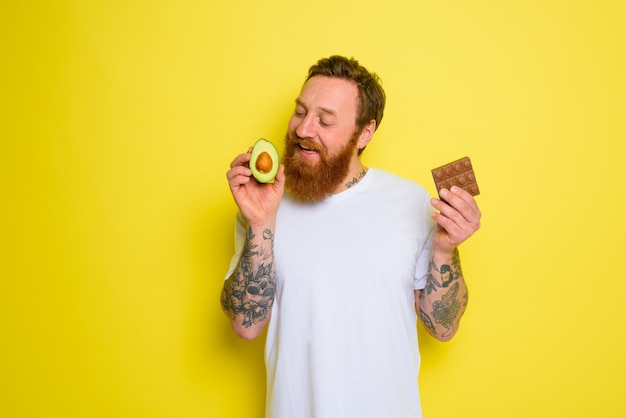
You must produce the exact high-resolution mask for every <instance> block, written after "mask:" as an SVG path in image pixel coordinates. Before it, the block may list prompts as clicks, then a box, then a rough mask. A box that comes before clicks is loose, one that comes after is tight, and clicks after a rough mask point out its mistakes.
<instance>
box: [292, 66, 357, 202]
mask: <svg viewBox="0 0 626 418" xmlns="http://www.w3.org/2000/svg"><path fill="white" fill-rule="evenodd" d="M358 100H359V98H358V89H357V87H356V85H354V83H352V82H350V81H347V80H342V79H338V78H329V77H323V76H316V77H313V78H311V79H310V80H309V81H307V82H306V84H305V85H304V86H303V88H302V91H301V92H300V96H298V98H297V99H296V108H295V111H294V113H293V115H292V116H291V118H290V119H289V125H288V132H287V135H286V139H285V153H284V164H285V174H286V176H287V179H286V188H287V190H288V191H289V192H290V194H291V195H292V196H293V197H295V198H296V199H298V200H302V201H306V202H316V201H320V200H322V199H324V198H325V197H326V196H328V195H329V194H332V193H334V192H335V191H336V190H337V189H338V187H339V186H340V184H341V183H342V181H343V180H345V178H346V176H347V174H348V172H349V169H350V166H351V163H352V162H353V161H354V160H355V159H356V160H358V157H357V149H358V144H359V134H358V132H357V130H356V116H357V107H358Z"/></svg>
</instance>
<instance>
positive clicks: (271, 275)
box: [221, 228, 276, 328]
mask: <svg viewBox="0 0 626 418" xmlns="http://www.w3.org/2000/svg"><path fill="white" fill-rule="evenodd" d="M262 238H263V241H267V244H269V245H265V243H263V244H264V245H259V244H254V243H253V242H254V239H255V235H254V233H253V232H252V229H251V228H248V235H247V237H246V242H245V244H244V248H243V252H242V255H241V259H240V261H239V266H238V267H237V268H236V269H235V271H234V273H233V274H232V275H231V276H230V278H228V280H226V281H225V282H224V290H223V291H222V297H221V303H222V309H223V310H224V312H226V313H227V314H229V315H230V317H231V318H232V319H233V320H236V319H237V318H238V317H241V324H242V326H243V327H245V328H248V327H251V326H252V325H254V324H257V323H260V322H263V321H264V320H265V319H267V317H268V314H269V312H270V310H271V308H272V305H273V304H274V294H275V291H276V278H275V271H274V256H273V247H274V245H273V244H274V235H273V233H272V231H271V230H270V229H265V230H264V231H263V237H262Z"/></svg>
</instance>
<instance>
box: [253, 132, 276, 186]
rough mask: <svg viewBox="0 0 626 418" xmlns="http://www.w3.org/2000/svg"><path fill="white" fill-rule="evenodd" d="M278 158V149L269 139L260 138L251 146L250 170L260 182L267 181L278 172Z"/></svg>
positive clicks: (271, 179)
mask: <svg viewBox="0 0 626 418" xmlns="http://www.w3.org/2000/svg"><path fill="white" fill-rule="evenodd" d="M279 166H280V160H279V159H278V150H277V149H276V147H275V146H274V144H272V143H271V142H270V141H268V140H267V139H264V138H260V139H258V140H257V141H256V143H255V144H254V146H253V147H252V154H251V155H250V170H252V175H253V176H254V178H255V179H257V180H258V181H259V182H260V183H269V182H271V181H273V180H274V178H275V177H276V174H278V167H279Z"/></svg>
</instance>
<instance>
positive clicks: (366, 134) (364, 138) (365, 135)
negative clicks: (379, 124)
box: [357, 119, 376, 149]
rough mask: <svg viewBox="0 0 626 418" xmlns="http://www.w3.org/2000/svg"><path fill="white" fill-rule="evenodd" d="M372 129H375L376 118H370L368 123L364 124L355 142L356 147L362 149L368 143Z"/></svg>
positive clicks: (372, 134)
mask: <svg viewBox="0 0 626 418" xmlns="http://www.w3.org/2000/svg"><path fill="white" fill-rule="evenodd" d="M374 131H376V120H375V119H372V120H371V121H370V123H368V124H367V125H365V128H363V130H362V131H361V135H359V141H358V142H357V147H358V149H363V148H365V147H366V146H367V144H369V142H370V141H371V140H372V137H373V136H374Z"/></svg>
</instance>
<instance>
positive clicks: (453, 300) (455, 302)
mask: <svg viewBox="0 0 626 418" xmlns="http://www.w3.org/2000/svg"><path fill="white" fill-rule="evenodd" d="M462 276H463V272H462V271H461V262H460V260H459V252H458V249H455V250H454V255H453V257H452V261H451V263H450V264H442V265H441V266H437V265H436V264H435V261H434V259H431V260H430V265H429V269H428V276H427V278H426V288H425V289H424V290H423V291H422V292H421V293H420V299H421V300H420V302H421V303H420V309H419V315H420V318H421V319H422V322H423V324H424V326H425V327H426V328H427V329H428V330H429V331H430V332H432V333H433V334H434V333H435V325H434V323H436V324H439V325H441V326H443V327H444V328H445V329H446V331H445V332H444V333H443V334H442V336H444V337H445V336H448V335H449V334H450V332H452V331H453V330H454V327H455V325H456V321H457V315H458V314H459V312H460V311H462V310H464V309H465V306H466V305H467V293H465V294H464V295H462V297H461V298H459V297H458V293H459V287H460V285H459V278H460V277H462ZM443 289H447V290H446V292H445V293H443V295H442V296H441V298H440V299H439V300H435V301H434V302H433V303H432V312H431V313H430V315H429V314H427V313H426V311H424V310H423V307H424V303H423V302H424V299H425V297H426V294H428V295H430V294H432V293H433V292H435V293H437V292H441V291H442V290H443ZM461 299H462V300H461Z"/></svg>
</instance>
